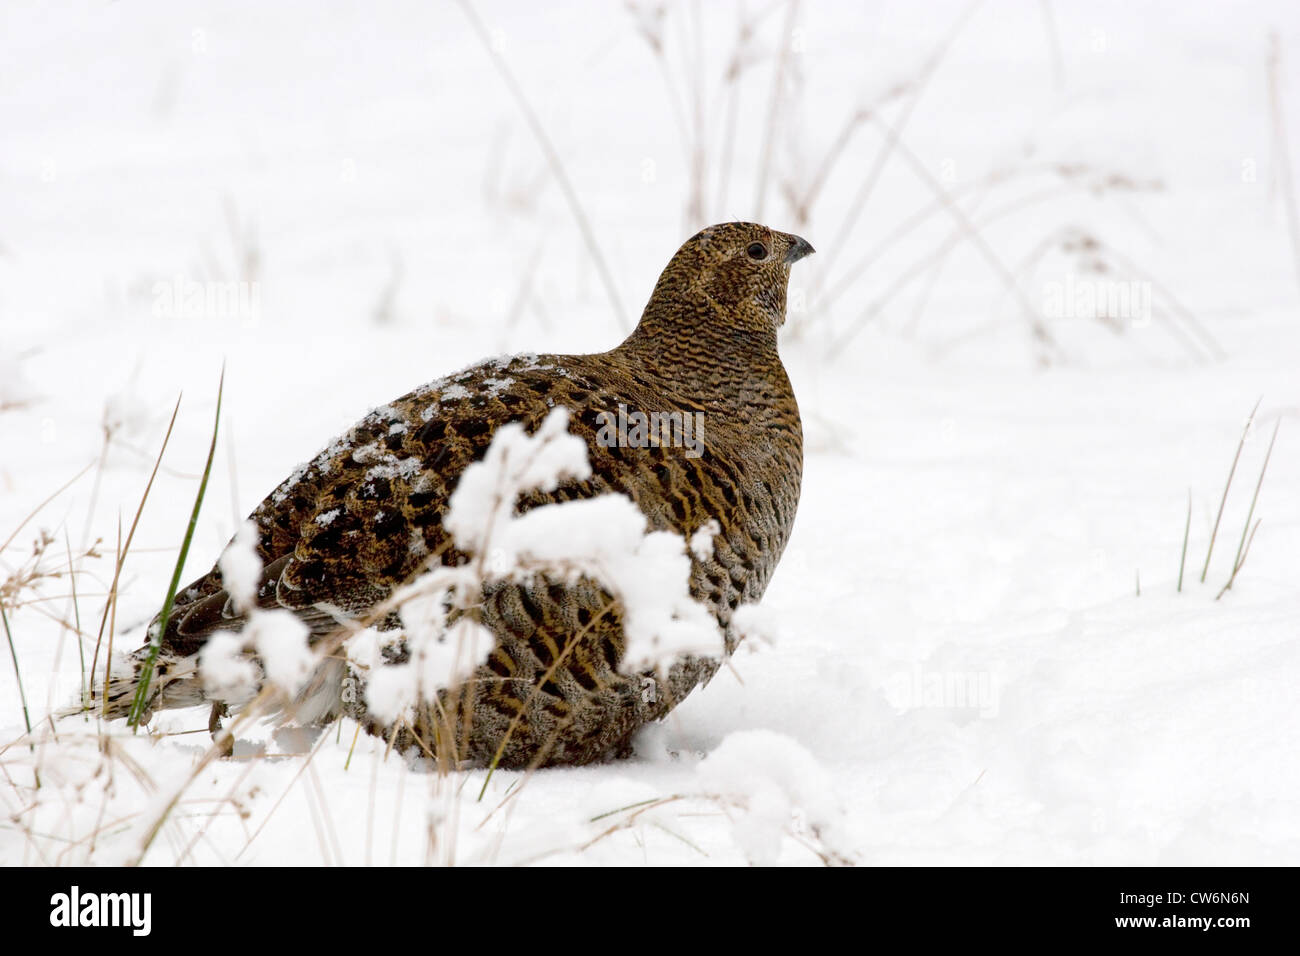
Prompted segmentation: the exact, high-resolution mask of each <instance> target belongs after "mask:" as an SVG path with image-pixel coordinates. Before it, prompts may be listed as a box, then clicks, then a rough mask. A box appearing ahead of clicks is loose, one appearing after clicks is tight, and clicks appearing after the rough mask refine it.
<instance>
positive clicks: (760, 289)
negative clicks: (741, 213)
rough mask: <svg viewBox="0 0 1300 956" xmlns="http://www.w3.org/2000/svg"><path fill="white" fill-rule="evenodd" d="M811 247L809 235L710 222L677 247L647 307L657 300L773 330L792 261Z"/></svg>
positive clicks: (751, 329)
mask: <svg viewBox="0 0 1300 956" xmlns="http://www.w3.org/2000/svg"><path fill="white" fill-rule="evenodd" d="M812 252H813V247H812V246H811V245H810V244H809V243H808V240H806V239H801V238H800V237H799V236H794V235H791V234H790V233H787V232H777V231H776V230H775V229H769V228H768V227H767V226H762V225H759V224H758V223H753V222H727V223H721V224H720V225H716V226H709V227H708V228H707V229H704V230H701V231H700V232H698V233H696V234H695V235H693V236H691V238H689V239H687V240H686V242H685V243H683V244H682V247H681V248H680V249H678V250H677V254H676V255H674V256H673V258H672V261H670V262H669V263H668V266H667V268H665V269H664V271H663V274H662V275H661V276H660V277H659V282H658V283H657V284H656V286H655V292H654V296H652V297H651V300H650V304H649V305H648V306H647V309H646V311H647V313H649V312H650V311H651V309H653V308H655V307H656V304H657V300H658V305H660V306H665V305H669V304H670V303H671V304H672V305H673V306H675V307H678V308H680V307H682V306H685V307H686V311H687V312H688V313H689V314H691V315H692V316H693V317H694V318H695V320H696V321H703V322H709V323H712V322H718V323H724V324H726V325H727V326H729V330H730V331H733V332H736V333H742V334H743V333H746V332H748V333H755V332H775V330H776V328H777V327H779V326H780V325H781V324H782V323H784V322H785V308H786V287H787V285H788V284H789V281H790V267H791V266H792V265H793V264H794V263H796V262H798V261H799V260H800V259H802V258H803V257H804V256H807V255H810V254H811V253H812Z"/></svg>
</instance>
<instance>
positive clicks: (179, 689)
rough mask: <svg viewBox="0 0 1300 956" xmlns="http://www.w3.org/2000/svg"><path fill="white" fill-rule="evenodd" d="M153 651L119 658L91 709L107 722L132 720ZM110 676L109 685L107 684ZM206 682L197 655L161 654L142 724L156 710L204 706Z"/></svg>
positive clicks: (102, 681) (145, 649)
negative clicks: (200, 676)
mask: <svg viewBox="0 0 1300 956" xmlns="http://www.w3.org/2000/svg"><path fill="white" fill-rule="evenodd" d="M148 653H149V648H148V647H147V646H146V647H142V648H140V649H139V650H138V651H135V652H134V653H133V654H131V656H130V657H128V658H126V659H125V660H122V659H118V660H116V661H114V662H113V664H112V666H111V667H110V668H108V669H107V673H106V675H100V676H99V677H98V678H97V683H96V687H95V691H94V694H93V696H92V698H91V701H90V709H91V710H92V711H93V712H95V713H97V714H102V715H103V716H104V718H105V719H107V720H117V719H120V718H123V717H128V716H130V714H131V708H132V706H133V705H134V703H135V699H136V696H137V694H138V693H139V689H140V683H141V680H142V679H143V676H144V668H145V663H146V661H147V659H148ZM105 676H107V682H105V679H104V678H105ZM203 699H204V698H203V683H202V681H201V680H200V679H199V674H198V661H197V656H196V655H190V656H189V657H175V656H173V655H169V654H167V653H165V652H164V653H160V654H159V655H158V658H157V660H155V661H154V665H153V673H152V676H151V677H150V679H149V689H148V691H147V692H146V694H145V699H144V707H143V709H142V710H141V713H140V722H141V723H145V722H147V721H148V720H149V718H150V717H151V716H152V715H153V712H154V711H156V710H166V709H168V708H171V707H193V706H195V705H196V704H201V703H203ZM83 710H85V708H84V707H76V708H69V709H68V710H65V711H61V712H60V713H59V714H58V715H57V716H59V717H66V716H69V715H71V714H76V713H81V712H82V711H83Z"/></svg>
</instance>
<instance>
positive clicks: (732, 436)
mask: <svg viewBox="0 0 1300 956" xmlns="http://www.w3.org/2000/svg"><path fill="white" fill-rule="evenodd" d="M813 251H814V250H813V247H812V246H811V245H810V244H809V242H808V241H807V240H805V239H803V238H800V237H799V236H796V235H793V234H790V233H784V232H778V231H776V230H773V229H771V228H768V227H767V226H764V225H760V224H758V223H751V222H728V223H721V224H718V225H714V226H710V227H708V228H705V229H703V230H701V231H700V232H698V233H696V234H695V235H693V236H691V237H690V238H689V239H687V240H686V241H685V242H684V243H683V244H682V245H681V247H680V248H679V249H678V250H677V252H676V253H675V254H674V255H673V256H672V258H671V259H670V260H669V262H668V264H667V266H666V267H665V268H664V269H663V271H662V273H661V274H660V276H659V278H658V281H657V282H656V283H655V285H654V289H653V291H652V293H651V295H650V297H649V300H648V302H647V303H646V306H645V309H644V310H643V312H642V314H641V317H640V320H639V322H638V323H637V325H636V327H635V329H634V330H633V331H632V332H631V334H629V335H628V336H627V338H626V339H625V340H624V341H623V342H621V343H620V344H619V345H617V346H615V347H614V348H612V349H610V350H608V351H605V352H599V353H593V354H582V355H552V354H540V355H539V354H532V353H530V354H525V355H516V356H511V357H503V358H494V359H490V360H488V361H485V362H482V363H480V364H477V365H474V366H472V367H469V368H466V369H464V370H463V371H460V372H457V373H454V374H452V375H449V376H447V377H445V378H442V379H439V380H437V381H434V382H431V383H429V384H427V385H424V386H421V387H419V388H416V389H415V390H414V391H411V392H409V393H408V394H406V395H403V396H401V397H400V398H397V399H395V400H393V401H391V402H388V403H387V404H385V405H382V406H379V407H378V408H376V409H374V410H373V411H371V412H370V413H369V414H368V415H366V416H365V417H364V418H362V419H361V420H360V421H359V422H357V423H356V424H355V425H354V426H353V427H352V428H350V429H349V430H348V431H347V432H345V433H344V434H342V435H340V436H338V437H337V438H335V439H334V440H333V441H331V442H330V443H329V444H328V445H327V446H326V447H325V448H324V450H322V451H321V452H320V453H319V454H318V455H317V456H316V457H315V458H313V459H311V460H310V461H307V462H306V463H304V464H302V465H300V466H299V467H298V468H297V469H296V470H295V471H294V472H293V473H292V474H291V475H290V476H289V477H288V478H287V479H285V480H284V481H283V482H282V483H281V484H280V485H279V486H278V487H277V488H275V490H274V491H272V492H271V494H270V495H268V496H267V497H266V499H265V500H264V501H262V503H261V504H260V505H258V506H257V508H256V509H255V510H254V511H253V512H252V514H251V515H250V518H249V520H250V521H251V522H252V524H253V526H254V527H255V531H256V539H255V544H254V546H255V550H256V554H257V556H258V558H260V560H261V562H262V570H261V575H260V579H259V580H258V583H257V590H256V600H255V604H256V606H257V608H259V609H288V610H289V611H291V612H292V613H293V614H294V615H296V616H297V617H298V618H299V619H300V620H301V621H302V623H303V624H304V625H305V627H306V629H307V630H308V632H309V641H311V642H313V643H315V642H319V641H321V640H323V639H325V638H326V637H327V636H328V635H330V634H332V633H336V632H337V631H338V629H339V627H340V624H341V622H347V621H360V620H365V619H366V618H367V615H374V614H375V613H376V610H377V609H379V610H381V611H382V609H383V607H384V602H385V601H387V600H388V599H390V598H391V597H392V595H393V594H394V593H395V591H396V590H397V589H398V588H399V587H401V586H402V585H403V584H404V583H406V582H408V581H410V580H411V579H412V577H413V576H415V575H418V574H419V573H420V572H421V571H422V570H425V569H427V567H428V566H429V563H430V561H431V559H432V560H441V561H442V562H443V563H448V564H454V563H456V562H457V561H461V562H463V561H464V560H465V555H463V554H462V553H460V552H458V551H457V549H456V547H455V542H454V541H453V540H452V537H451V535H450V533H449V531H448V530H447V528H446V527H445V525H444V519H445V518H446V516H447V513H448V507H449V501H450V499H451V496H452V494H453V492H454V491H455V489H456V487H457V483H458V480H459V478H460V476H461V475H462V474H463V473H464V471H465V469H466V468H467V467H469V466H470V465H472V464H473V463H474V462H476V461H480V460H481V459H482V458H483V457H484V455H485V453H486V452H487V449H488V446H489V444H490V442H491V441H492V439H493V437H494V436H495V435H496V434H497V432H498V430H499V429H501V428H502V427H503V426H505V425H507V424H509V423H520V424H521V425H522V426H523V428H524V430H525V431H526V432H530V433H531V432H535V430H536V429H537V428H538V427H539V425H540V423H541V422H542V420H543V419H544V418H545V416H546V415H547V414H548V412H549V411H551V410H552V409H553V408H556V407H564V408H567V409H569V412H570V423H569V431H570V433H571V434H574V435H577V436H579V437H581V438H582V439H584V440H585V441H586V443H587V445H588V451H589V458H590V463H591V473H590V475H589V476H587V477H585V478H583V479H581V480H577V479H576V478H573V479H570V480H565V481H561V482H560V483H559V484H558V485H557V486H556V487H555V488H554V489H553V490H551V491H546V492H543V491H536V492H532V493H530V494H528V495H526V496H524V498H523V499H522V500H521V501H520V503H519V506H518V507H519V510H520V511H524V510H527V509H529V508H533V507H539V506H542V505H545V504H547V503H553V502H564V501H574V500H578V499H584V498H594V497H596V496H599V495H603V494H608V493H621V494H624V495H627V496H628V497H629V498H631V500H632V501H633V502H634V503H635V504H636V505H637V506H638V507H639V509H640V510H641V512H642V513H643V514H644V515H645V517H646V519H647V525H648V526H649V527H650V528H651V529H652V530H657V531H671V532H674V533H677V534H680V535H682V536H683V537H684V538H687V539H690V538H691V537H692V536H693V535H697V534H699V533H700V532H701V531H702V530H705V531H710V532H715V533H714V537H713V544H714V546H713V548H712V549H711V552H706V551H705V550H696V549H691V550H692V551H693V552H694V553H693V554H692V556H691V559H690V560H691V571H690V593H691V596H692V597H693V598H695V600H697V601H699V602H701V603H702V604H704V605H705V606H706V607H707V608H708V610H709V612H710V613H711V614H712V616H713V617H714V618H715V619H716V621H717V624H718V628H719V631H720V634H721V635H722V638H723V640H722V642H721V643H722V645H723V646H724V648H725V651H726V653H727V654H730V653H731V652H732V651H733V650H734V649H735V647H736V646H737V644H738V643H739V641H740V636H739V634H738V631H737V628H736V627H735V624H734V621H733V618H734V617H735V614H736V611H737V609H738V608H739V607H740V606H742V605H746V604H754V603H757V602H758V601H759V600H760V599H761V598H762V596H763V594H764V591H765V590H766V588H767V585H768V582H769V581H770V580H771V578H772V575H773V572H774V571H775V569H776V566H777V563H778V561H779V560H780V557H781V554H782V552H783V551H784V549H785V547H786V544H787V542H788V541H789V538H790V534H791V531H792V529H793V527H794V521H795V513H796V509H797V507H798V503H799V495H800V488H801V483H802V474H803V433H802V425H801V419H800V414H799V406H798V403H797V402H796V400H795V395H794V390H793V387H792V385H791V382H790V379H789V376H788V375H787V373H786V370H785V367H784V365H783V363H782V361H781V357H780V355H779V352H778V348H777V340H778V333H779V331H780V328H781V326H782V325H783V324H784V323H785V319H786V300H787V291H788V287H789V279H790V273H791V267H792V266H793V265H794V264H795V263H796V262H798V261H799V260H800V259H803V258H804V257H805V256H807V255H809V254H811V253H812V252H813ZM621 407H622V408H627V409H641V410H658V411H666V412H681V413H683V414H690V415H700V414H702V415H703V416H704V421H705V422H707V433H706V435H705V436H703V437H704V439H705V440H704V441H703V442H701V446H702V447H701V448H700V449H699V452H698V454H684V453H683V452H682V449H680V448H676V449H673V448H663V447H648V448H646V447H640V448H633V447H621V446H620V443H617V442H613V443H611V442H608V441H601V440H598V439H599V438H600V436H599V434H598V433H599V429H600V428H601V427H602V421H604V422H606V423H607V422H608V419H603V420H602V419H601V414H602V413H605V414H610V413H613V412H615V411H616V410H618V409H620V408H621ZM481 598H482V600H481V604H479V605H477V607H476V608H475V614H476V616H477V619H478V621H479V623H481V624H482V625H483V626H484V627H486V628H487V629H488V630H489V631H490V632H491V633H492V635H493V637H494V640H495V646H494V647H493V648H492V649H491V651H490V653H489V654H488V655H487V659H486V660H485V661H484V662H483V663H482V664H481V665H479V666H478V667H477V669H476V670H475V671H474V674H473V676H472V677H471V679H468V680H466V681H464V683H463V684H462V685H459V686H457V687H453V688H449V689H444V690H442V691H440V692H439V694H438V695H437V698H436V699H435V700H432V701H421V702H420V704H419V706H418V707H416V709H415V713H414V716H413V717H412V718H411V719H409V720H406V721H405V722H404V723H403V724H402V725H401V726H391V725H387V724H385V722H384V721H381V720H379V719H378V718H377V717H376V716H375V715H374V714H373V713H371V712H370V711H369V710H368V709H367V707H366V704H365V694H364V688H362V692H360V693H352V694H343V695H341V696H342V697H343V698H346V699H344V700H340V692H339V687H338V679H339V677H338V675H337V674H336V675H335V677H334V678H333V683H332V684H330V683H329V682H325V686H324V689H322V688H321V686H319V685H320V684H321V681H317V682H316V683H317V686H316V688H315V691H316V694H317V698H318V699H317V700H316V702H315V703H314V704H313V705H312V708H308V709H312V710H313V716H312V717H310V718H307V719H309V720H314V721H315V722H323V721H324V720H327V719H332V718H334V717H335V716H337V715H338V714H340V713H342V714H347V715H348V716H352V717H354V718H355V719H357V720H358V721H359V722H360V723H361V724H362V726H364V727H365V728H366V729H367V730H368V731H369V732H371V733H374V734H377V735H379V736H382V737H384V738H386V739H388V740H389V741H390V743H391V744H392V745H393V746H394V747H396V748H397V749H399V750H402V751H408V750H412V749H414V750H416V751H417V752H422V753H424V754H427V755H434V756H437V757H438V759H440V760H441V759H450V760H451V761H452V762H454V763H455V765H456V766H458V767H475V766H479V767H482V766H494V767H495V766H500V767H504V768H529V767H541V766H554V765H581V764H588V763H593V762H596V761H602V760H606V759H610V758H614V757H619V756H627V755H628V754H630V753H631V752H632V744H631V740H632V737H633V735H634V734H635V733H636V732H637V731H638V730H639V729H640V728H642V727H644V726H645V725H647V724H649V723H652V722H654V721H657V720H660V719H662V718H663V717H664V716H665V715H666V714H668V713H669V712H670V711H671V710H672V709H673V708H674V707H675V706H676V705H677V704H678V703H680V701H681V700H682V699H684V698H685V697H686V695H687V694H689V693H690V692H691V691H692V690H693V689H694V688H696V687H697V686H698V685H701V684H704V683H707V682H708V681H709V679H710V678H711V677H712V676H713V674H714V673H715V672H716V671H717V669H718V667H719V666H720V658H719V657H714V656H690V655H687V656H682V657H679V658H678V659H677V660H675V661H674V662H673V663H672V664H671V666H670V667H669V668H668V669H667V671H666V673H662V672H656V673H655V674H649V673H643V674H637V673H634V674H625V673H623V672H622V671H621V670H620V661H621V657H622V652H623V649H624V646H625V644H624V636H623V633H622V612H621V608H620V606H619V602H618V601H617V600H616V598H615V597H614V596H613V595H611V594H610V593H609V591H608V590H607V589H606V588H605V587H604V586H603V585H602V583H601V582H600V581H597V580H593V579H591V578H587V577H583V578H579V579H577V580H565V579H561V578H558V577H555V576H548V575H546V574H539V575H536V576H534V577H531V578H529V579H527V580H522V581H519V580H498V581H492V582H488V583H484V585H483V593H482V595H481ZM248 612H249V609H248V608H240V607H237V606H236V604H235V602H234V601H233V600H232V597H231V594H230V593H229V592H228V590H227V589H226V587H225V585H224V584H223V577H222V571H221V566H220V562H218V564H217V566H214V567H213V569H212V570H211V571H209V572H208V573H206V574H204V575H203V576H202V577H200V578H198V579H197V580H195V581H194V582H192V583H191V584H190V585H189V586H188V587H185V588H183V589H180V590H179V591H178V592H177V594H176V598H175V602H174V606H173V608H172V610H171V613H170V615H169V617H168V619H167V622H166V627H165V630H161V632H160V624H161V620H160V618H161V614H160V615H159V617H155V618H154V620H153V623H152V625H151V627H150V628H149V630H148V631H147V634H149V639H148V640H146V643H145V645H144V647H142V648H140V649H139V650H138V651H136V652H135V655H134V659H133V661H134V670H133V671H131V672H130V673H128V674H126V675H125V676H120V677H118V678H117V679H115V680H113V681H112V682H111V683H110V684H109V685H108V686H107V687H106V688H105V689H104V695H105V701H104V710H105V713H106V714H107V715H108V716H109V717H122V716H126V715H127V714H128V711H129V709H130V705H131V700H132V698H133V696H134V695H135V693H136V691H137V685H138V683H139V682H140V679H141V678H140V672H141V670H142V668H143V662H144V659H145V656H146V655H147V654H148V652H149V646H150V643H151V642H152V643H156V644H157V651H156V654H157V658H156V666H155V668H154V672H153V674H152V676H151V681H150V683H149V684H148V690H147V698H146V702H145V708H144V711H143V714H142V715H141V716H142V718H143V719H145V720H147V719H148V718H149V717H150V716H151V715H152V713H153V712H154V711H155V710H159V709H164V708H168V707H178V706H194V705H198V704H201V703H203V702H205V701H206V700H207V697H206V696H205V692H204V688H203V682H202V680H201V679H200V674H199V670H198V667H197V660H198V656H199V654H200V653H201V652H202V650H203V648H204V646H205V644H206V643H207V642H208V641H209V640H210V639H211V638H212V637H213V636H214V635H216V634H219V633H223V632H230V631H239V630H240V629H241V628H243V627H244V625H245V624H246V623H247V620H248ZM377 625H378V627H379V628H380V629H381V630H383V629H400V626H401V622H400V618H399V617H398V616H397V615H394V614H392V613H388V614H384V615H382V617H381V620H379V621H378V622H377ZM408 654H409V651H408V650H407V649H405V648H404V645H403V644H402V643H401V642H398V643H397V644H396V645H394V646H393V647H391V648H390V649H389V652H388V656H389V659H390V660H393V661H398V662H400V661H401V660H403V659H405V657H406V655H408ZM647 680H651V681H652V683H651V684H650V685H649V686H651V687H653V688H654V692H653V693H650V694H647V693H646V692H645V689H646V687H647V683H646V681H647ZM321 697H323V698H324V700H323V702H322V701H321V700H320V699H319V698H321ZM222 707H223V705H222V703H221V702H213V718H212V720H213V724H212V726H213V728H214V729H215V728H216V727H217V726H219V723H218V722H217V721H218V718H219V716H221V715H222V714H224V710H221V711H220V713H219V708H222ZM313 708H314V709H313ZM298 717H299V719H304V718H303V717H302V715H301V713H299V714H298Z"/></svg>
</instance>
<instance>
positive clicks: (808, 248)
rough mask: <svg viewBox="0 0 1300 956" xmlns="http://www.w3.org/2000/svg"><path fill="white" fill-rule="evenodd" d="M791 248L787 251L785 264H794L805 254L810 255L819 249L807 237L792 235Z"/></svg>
mask: <svg viewBox="0 0 1300 956" xmlns="http://www.w3.org/2000/svg"><path fill="white" fill-rule="evenodd" d="M790 240H791V241H790V248H789V249H787V250H786V251H785V264H786V265H793V264H794V263H796V262H798V261H799V260H800V259H802V258H803V257H804V256H810V255H812V254H813V253H814V252H816V251H817V250H816V249H814V248H813V247H812V243H810V242H809V241H808V240H807V239H800V238H799V237H798V236H791V237H790Z"/></svg>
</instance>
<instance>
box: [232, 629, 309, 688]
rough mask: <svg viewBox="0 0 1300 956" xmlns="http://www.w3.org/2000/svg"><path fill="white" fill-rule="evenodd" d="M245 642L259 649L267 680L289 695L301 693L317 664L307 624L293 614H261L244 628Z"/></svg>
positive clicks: (258, 652) (258, 654) (259, 656)
mask: <svg viewBox="0 0 1300 956" xmlns="http://www.w3.org/2000/svg"><path fill="white" fill-rule="evenodd" d="M244 634H245V635H246V640H247V642H248V643H249V644H251V645H252V646H253V647H254V648H256V649H257V656H258V658H259V659H260V660H261V662H262V669H263V670H264V671H265V672H266V679H267V680H268V681H270V682H271V683H272V684H273V685H275V686H276V687H278V688H279V689H281V690H282V691H284V692H285V693H286V694H288V695H289V696H291V697H292V696H293V695H295V694H297V693H298V691H300V690H301V689H302V687H303V685H304V684H306V683H307V679H308V678H309V677H311V675H312V672H313V671H315V669H316V665H317V663H318V661H317V660H316V655H315V654H313V653H312V650H311V647H310V646H308V644H307V634H308V630H307V625H305V624H303V622H302V621H301V620H300V619H299V618H298V617H297V616H296V615H295V614H293V613H292V612H290V611H281V610H273V611H259V612H257V613H255V614H253V615H252V616H251V618H250V620H249V622H248V627H247V628H245V630H244Z"/></svg>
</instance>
